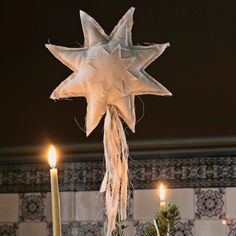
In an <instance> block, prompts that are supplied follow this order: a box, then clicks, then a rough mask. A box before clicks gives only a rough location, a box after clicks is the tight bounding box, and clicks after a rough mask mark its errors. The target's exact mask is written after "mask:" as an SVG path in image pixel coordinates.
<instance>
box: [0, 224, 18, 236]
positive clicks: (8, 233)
mask: <svg viewBox="0 0 236 236" xmlns="http://www.w3.org/2000/svg"><path fill="white" fill-rule="evenodd" d="M0 236H18V225H17V224H10V223H6V224H0Z"/></svg>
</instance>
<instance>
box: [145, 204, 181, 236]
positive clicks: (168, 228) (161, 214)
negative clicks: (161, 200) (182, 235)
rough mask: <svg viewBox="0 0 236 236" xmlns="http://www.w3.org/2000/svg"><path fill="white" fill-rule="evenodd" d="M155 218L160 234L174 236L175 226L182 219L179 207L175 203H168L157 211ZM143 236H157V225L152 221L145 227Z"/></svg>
mask: <svg viewBox="0 0 236 236" xmlns="http://www.w3.org/2000/svg"><path fill="white" fill-rule="evenodd" d="M154 220H155V223H156V225H157V227H158V229H159V234H160V236H166V235H167V233H169V235H170V236H173V235H174V233H175V231H176V229H175V226H176V224H177V223H178V222H179V220H180V211H179V208H178V207H177V206H176V205H175V204H168V206H167V207H165V208H161V209H160V210H158V211H157V212H156V214H155V219H154ZM143 236H157V231H156V228H155V225H154V224H151V223H150V224H149V225H148V226H147V227H146V228H145V229H144V232H143Z"/></svg>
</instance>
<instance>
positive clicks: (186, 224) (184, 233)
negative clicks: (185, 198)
mask: <svg viewBox="0 0 236 236" xmlns="http://www.w3.org/2000/svg"><path fill="white" fill-rule="evenodd" d="M193 235H194V220H187V221H180V222H178V223H177V224H176V232H175V234H174V236H193Z"/></svg>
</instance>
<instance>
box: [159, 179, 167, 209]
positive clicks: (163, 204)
mask: <svg viewBox="0 0 236 236" xmlns="http://www.w3.org/2000/svg"><path fill="white" fill-rule="evenodd" d="M160 207H161V208H165V207H166V202H165V187H164V185H163V184H162V183H161V185H160Z"/></svg>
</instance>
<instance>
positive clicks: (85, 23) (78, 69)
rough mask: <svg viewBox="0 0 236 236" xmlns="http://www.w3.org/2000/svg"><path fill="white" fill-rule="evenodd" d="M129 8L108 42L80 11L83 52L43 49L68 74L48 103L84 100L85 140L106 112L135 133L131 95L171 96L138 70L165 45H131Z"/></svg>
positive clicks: (154, 57) (103, 33)
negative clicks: (114, 112) (112, 111)
mask: <svg viewBox="0 0 236 236" xmlns="http://www.w3.org/2000/svg"><path fill="white" fill-rule="evenodd" d="M133 13H134V8H130V9H129V10H128V12H127V13H126V14H125V15H124V16H123V18H122V19H121V20H120V21H119V23H118V24H117V26H115V28H114V29H113V31H112V32H111V34H110V35H109V36H108V35H107V34H106V33H105V32H104V30H103V29H102V28H101V26H100V25H99V24H98V23H97V22H96V21H95V20H94V19H93V18H92V17H90V16H89V15H88V14H86V13H85V12H83V11H80V18H81V22H82V28H83V32H84V47H83V48H67V47H61V46H54V45H51V44H47V45H46V47H47V48H48V49H49V50H50V51H51V53H52V54H53V55H54V56H55V57H56V58H57V59H58V60H60V61H61V62H62V63H64V64H65V65H66V66H68V67H69V68H70V69H71V70H72V71H73V74H71V75H70V76H69V77H68V78H67V79H66V80H64V81H63V82H62V83H61V84H60V85H59V86H58V87H57V88H56V89H55V90H54V91H53V93H52V94H51V98H52V99H61V98H68V97H79V96H84V97H86V100H87V117H86V130H87V135H89V134H90V133H91V132H92V131H93V130H94V128H95V127H96V126H97V125H98V123H99V121H100V119H101V117H102V116H103V115H104V114H105V113H106V110H107V106H108V105H111V106H114V107H115V108H116V109H117V112H118V115H119V116H120V117H121V118H122V119H123V120H124V121H125V122H126V123H127V125H128V126H129V127H130V129H131V130H132V131H133V132H134V130H135V122H136V118H135V109H134V99H135V95H141V94H154V95H161V96H171V93H170V92H169V91H168V90H167V89H166V88H165V87H164V86H163V85H161V84H160V83H159V82H157V81H156V80H155V79H154V78H152V77H151V76H150V75H149V74H147V73H146V72H145V71H144V70H145V68H146V67H147V66H148V65H149V64H151V63H152V62H153V61H154V60H155V59H156V58H157V57H159V56H160V55H161V54H162V53H163V51H164V50H165V49H166V47H168V46H169V43H165V44H153V45H149V46H134V45H133V44H132V39H131V29H132V26H133Z"/></svg>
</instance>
